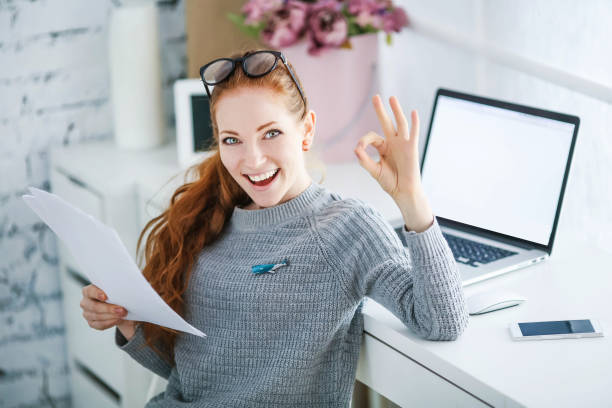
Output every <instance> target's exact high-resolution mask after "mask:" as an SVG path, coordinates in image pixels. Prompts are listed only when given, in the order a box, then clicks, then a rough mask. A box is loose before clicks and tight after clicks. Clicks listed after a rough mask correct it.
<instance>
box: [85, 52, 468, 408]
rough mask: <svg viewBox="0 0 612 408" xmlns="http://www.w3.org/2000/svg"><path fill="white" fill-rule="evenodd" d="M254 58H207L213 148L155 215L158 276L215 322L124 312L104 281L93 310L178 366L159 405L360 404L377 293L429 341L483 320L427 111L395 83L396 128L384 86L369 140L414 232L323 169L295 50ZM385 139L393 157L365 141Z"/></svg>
mask: <svg viewBox="0 0 612 408" xmlns="http://www.w3.org/2000/svg"><path fill="white" fill-rule="evenodd" d="M239 57H240V56H233V57H232V58H231V59H221V60H215V61H213V62H211V63H209V64H207V65H205V66H204V67H202V69H201V74H202V79H203V81H204V84H205V87H206V90H207V92H209V95H210V109H211V118H212V126H213V134H214V138H215V141H216V142H217V145H216V147H215V151H214V154H213V155H212V156H211V157H209V158H208V159H206V160H204V161H203V162H202V163H200V164H198V165H197V167H194V168H197V171H198V176H199V177H198V178H197V179H196V180H195V181H193V182H191V183H187V184H185V185H183V186H181V187H180V188H179V189H177V191H176V192H175V193H174V195H173V197H172V200H171V203H170V206H169V208H168V209H167V210H166V211H165V212H164V213H163V214H161V215H160V216H159V217H157V218H155V219H153V220H151V221H150V222H149V223H148V224H147V226H146V227H145V228H144V230H143V232H142V233H141V236H140V238H141V239H142V237H143V235H144V232H145V231H146V230H147V229H149V227H151V226H152V225H154V227H153V228H152V229H151V232H150V234H149V236H148V238H147V244H146V249H145V257H146V266H145V268H144V270H143V273H144V275H145V277H146V278H147V279H148V281H149V282H151V285H152V286H153V287H154V288H155V290H156V291H157V292H158V293H159V294H160V296H161V297H162V298H163V299H164V300H165V301H166V302H167V303H168V304H169V305H170V306H171V307H172V308H173V309H174V310H176V311H177V312H178V313H180V314H181V315H182V316H183V317H184V318H185V319H186V320H187V321H188V322H190V323H191V324H192V325H193V326H195V327H197V328H198V329H200V330H202V331H203V332H204V333H206V334H207V337H205V338H200V337H197V336H193V335H190V334H186V333H177V332H175V331H173V330H171V329H167V328H162V327H159V326H155V325H152V324H149V323H139V324H137V323H136V322H133V321H126V320H122V317H123V316H125V310H123V314H114V309H119V310H121V309H122V308H121V307H119V306H116V305H111V304H107V303H105V302H104V300H105V299H106V297H105V294H104V293H103V292H102V291H101V290H100V289H99V288H97V287H96V286H93V285H89V286H87V287H85V288H84V290H83V294H84V295H83V300H82V302H81V306H82V308H83V309H84V313H83V315H84V317H85V319H87V321H88V323H89V325H90V326H91V327H93V328H96V329H98V330H104V329H107V328H109V327H113V326H116V327H117V330H116V332H115V333H116V337H115V338H116V343H117V346H118V347H120V348H121V349H122V350H124V351H125V352H127V353H128V354H129V355H130V356H131V357H133V358H134V359H135V360H137V361H138V362H139V363H140V364H142V365H143V366H144V367H146V368H148V369H150V370H151V371H153V372H155V373H157V374H158V375H160V376H162V377H164V378H166V379H168V386H167V389H166V391H165V392H164V393H161V394H159V395H157V396H156V397H154V398H153V399H151V401H149V402H148V404H147V407H158V406H159V407H161V406H164V407H166V406H181V407H186V406H193V407H195V406H211V407H239V406H242V407H276V406H278V407H281V406H282V407H300V406H303V407H314V406H316V407H347V406H349V403H350V399H351V392H352V387H353V383H354V380H355V371H356V367H357V360H358V357H359V348H360V340H361V335H362V330H363V317H362V314H361V308H362V305H363V303H362V300H363V297H364V296H368V297H370V298H372V299H374V300H376V301H377V302H379V303H380V304H382V305H383V306H385V307H386V308H387V309H389V310H390V311H391V312H393V313H394V314H395V315H396V316H397V317H398V318H399V319H401V321H402V322H403V323H404V324H405V325H406V326H408V327H409V328H411V329H412V330H414V331H415V332H416V333H417V334H419V335H420V336H422V337H424V338H427V339H430V340H454V339H456V338H457V337H458V336H459V335H460V333H461V332H462V331H463V330H464V328H465V327H466V325H467V321H468V314H467V308H466V306H465V298H464V294H463V291H462V285H461V280H460V277H459V273H458V271H457V268H456V264H455V261H454V258H453V255H452V253H451V251H450V249H449V247H448V245H447V243H446V241H445V240H444V238H443V236H442V233H441V231H440V228H439V225H438V223H437V221H436V219H435V217H434V216H433V215H432V212H431V209H430V207H429V205H428V203H427V200H426V197H425V194H424V193H423V190H422V187H421V184H420V177H419V165H418V132H419V126H418V123H419V122H418V116H417V113H416V111H413V112H412V116H411V120H412V126H411V127H409V125H408V122H407V120H406V118H405V117H404V114H403V113H402V109H401V107H400V105H399V103H398V101H397V99H396V98H395V97H392V98H391V99H390V104H391V108H392V110H393V114H394V116H395V119H396V122H397V129H396V128H395V126H394V125H393V121H392V120H391V118H390V117H389V116H388V115H387V113H386V111H385V108H384V106H383V104H382V101H381V99H380V97H379V96H376V97H374V99H373V104H374V108H375V109H376V112H377V114H378V118H379V120H380V122H381V124H382V128H383V130H384V133H385V137H384V138H383V137H381V136H379V135H377V134H375V133H373V132H370V133H368V134H367V135H365V136H363V137H362V138H361V140H359V142H358V144H357V146H356V148H355V154H356V155H357V157H358V159H359V162H360V164H361V165H362V166H363V167H364V168H366V169H367V170H368V172H369V173H370V174H371V175H372V176H373V177H374V178H375V179H376V180H377V181H378V182H379V183H380V185H381V187H382V188H383V189H384V190H385V191H386V192H387V193H388V194H390V195H391V197H392V198H393V199H394V200H395V202H396V203H397V205H398V206H399V208H400V209H401V212H402V214H403V217H404V221H405V224H406V225H405V227H404V231H403V233H402V234H403V238H404V240H405V242H406V247H404V246H403V245H402V242H401V241H400V239H399V237H398V236H397V234H396V233H395V231H394V230H393V229H392V227H391V226H390V225H389V224H388V223H387V222H386V221H385V219H384V218H383V217H382V216H381V215H380V214H379V213H378V212H377V211H376V210H375V209H373V208H372V207H370V206H368V205H367V204H365V203H364V202H362V201H360V200H355V199H343V198H342V197H340V196H339V195H337V194H335V193H332V192H329V191H328V190H327V189H325V188H324V187H322V186H320V185H319V184H317V183H314V182H313V181H312V180H311V178H310V176H309V175H308V172H307V170H306V166H305V162H304V152H305V151H307V150H308V149H309V148H310V147H311V145H312V142H313V138H314V130H315V121H316V116H315V113H314V112H313V111H311V110H309V109H308V102H307V99H306V97H305V95H304V93H303V90H302V87H301V85H300V82H299V79H298V78H297V76H296V75H295V72H294V71H293V69H292V67H291V65H290V64H289V63H288V62H287V61H286V60H285V58H284V56H283V55H282V54H281V53H279V52H274V51H272V52H271V51H264V50H260V51H251V52H247V53H245V54H244V55H243V56H242V58H239ZM209 85H215V87H214V89H213V91H212V92H210V91H209V87H208V86H209ZM370 144H371V145H373V146H374V147H375V148H376V149H378V151H379V153H380V157H381V159H380V161H379V162H375V161H373V160H372V159H371V158H370V157H369V156H368V154H367V153H366V152H365V148H366V147H367V146H368V145H370ZM138 246H140V239H139V243H138ZM266 265H268V266H266ZM272 265H274V267H272ZM407 380H409V379H407Z"/></svg>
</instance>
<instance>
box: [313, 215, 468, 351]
mask: <svg viewBox="0 0 612 408" xmlns="http://www.w3.org/2000/svg"><path fill="white" fill-rule="evenodd" d="M334 218H335V222H327V223H325V225H322V226H321V227H320V228H319V233H320V236H321V241H322V244H323V248H324V252H325V254H326V256H327V258H328V260H329V262H330V263H332V267H334V269H335V270H337V271H338V274H339V277H340V280H341V284H342V286H343V288H344V290H345V293H346V294H347V296H349V297H350V298H352V299H357V300H359V299H361V298H362V297H363V296H368V297H370V298H372V299H374V300H375V301H376V302H378V303H380V304H381V305H383V306H384V307H385V308H386V309H388V310H389V311H390V312H392V313H393V314H394V315H395V316H396V317H397V318H398V319H400V320H401V321H402V322H403V323H404V324H405V325H406V326H407V327H409V328H410V329H412V330H413V331H414V332H415V333H416V334H417V335H419V336H420V337H423V338H425V339H428V340H456V339H457V338H458V337H459V335H460V334H461V333H462V332H463V330H464V329H465V328H466V326H467V324H468V312H467V305H466V302H465V295H464V293H463V286H462V283H461V277H460V275H459V271H458V268H457V264H456V262H455V259H454V257H453V254H452V251H451V250H450V248H449V246H448V243H447V242H446V240H445V239H444V236H443V235H442V231H441V230H440V226H439V225H438V221H437V219H436V218H435V217H434V221H433V224H432V225H431V226H430V227H429V228H428V229H427V230H426V231H423V232H420V233H415V232H407V231H406V230H405V229H404V228H402V236H403V240H404V242H405V244H406V246H404V245H403V244H402V241H401V240H400V238H399V237H398V235H397V234H396V233H395V231H394V230H393V228H392V227H391V225H390V224H389V223H388V222H387V221H386V220H385V219H384V218H383V216H382V215H381V214H380V213H379V212H378V211H376V210H375V209H374V208H372V207H371V206H369V205H367V204H365V203H361V204H358V205H354V206H352V207H350V208H346V209H345V211H342V212H341V213H340V214H339V215H338V214H336V216H335V217H334Z"/></svg>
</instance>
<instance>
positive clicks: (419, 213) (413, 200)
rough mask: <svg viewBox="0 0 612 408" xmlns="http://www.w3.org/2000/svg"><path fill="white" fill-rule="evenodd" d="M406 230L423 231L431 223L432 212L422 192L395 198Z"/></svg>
mask: <svg viewBox="0 0 612 408" xmlns="http://www.w3.org/2000/svg"><path fill="white" fill-rule="evenodd" d="M395 203H396V204H397V206H398V207H399V209H400V211H401V213H402V217H403V219H404V224H405V226H406V229H407V230H408V231H415V232H423V231H426V230H427V229H428V228H429V227H431V225H432V223H433V212H432V211H431V207H430V206H429V203H428V201H427V197H426V196H425V194H424V193H423V192H420V193H416V194H414V195H410V196H407V197H402V198H400V199H396V200H395Z"/></svg>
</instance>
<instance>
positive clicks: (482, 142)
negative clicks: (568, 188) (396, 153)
mask: <svg viewBox="0 0 612 408" xmlns="http://www.w3.org/2000/svg"><path fill="white" fill-rule="evenodd" d="M434 115H435V116H434V118H433V122H432V124H431V130H430V135H429V141H428V145H427V152H426V157H425V159H424V163H423V170H422V180H423V187H424V189H425V192H426V194H427V197H428V198H429V200H430V204H431V206H432V210H433V212H434V214H436V215H439V216H441V217H444V218H447V219H450V220H454V221H458V222H461V223H465V224H469V225H473V226H476V227H480V228H484V229H487V230H490V231H495V232H498V233H502V234H506V235H510V236H513V237H516V238H522V239H525V240H527V241H531V242H535V243H539V244H543V245H548V243H549V238H550V235H551V232H552V229H553V224H554V220H555V213H556V211H557V205H558V202H559V195H560V192H561V187H562V184H563V178H564V174H565V168H566V165H567V160H568V155H569V153H570V148H571V144H572V137H573V134H574V126H575V125H574V124H571V123H565V122H561V121H558V120H554V119H548V118H543V117H540V116H535V115H530V114H526V113H521V112H516V111H512V110H508V109H503V108H498V107H493V106H489V105H483V104H480V103H477V102H471V101H466V100H462V99H457V98H453V97H449V96H445V95H439V96H438V101H437V104H436V109H435V113H434Z"/></svg>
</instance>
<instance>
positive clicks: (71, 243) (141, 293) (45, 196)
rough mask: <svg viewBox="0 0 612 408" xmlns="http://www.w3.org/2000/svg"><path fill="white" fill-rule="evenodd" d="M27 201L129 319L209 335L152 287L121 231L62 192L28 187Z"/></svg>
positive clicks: (84, 270) (87, 274)
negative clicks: (188, 320)
mask: <svg viewBox="0 0 612 408" xmlns="http://www.w3.org/2000/svg"><path fill="white" fill-rule="evenodd" d="M28 188H29V190H30V192H31V193H32V195H27V194H26V195H23V196H21V197H22V198H23V200H24V201H25V203H26V204H27V205H28V206H29V207H30V208H31V209H32V210H33V211H34V212H35V213H36V214H37V215H38V216H39V217H40V218H41V219H42V220H43V221H44V222H45V223H46V224H47V225H48V226H49V227H50V228H51V230H53V232H55V234H56V235H57V236H58V237H59V238H60V239H61V240H62V242H63V243H64V244H65V245H66V246H67V247H68V249H69V250H70V253H71V254H72V256H73V257H74V259H75V260H76V262H77V263H78V266H79V267H80V268H81V271H82V272H83V273H84V274H85V275H86V276H87V278H88V279H89V280H90V281H91V283H93V284H94V285H96V286H98V287H99V288H100V289H102V290H103V291H104V292H105V293H106V295H107V296H108V299H107V303H112V304H117V305H121V306H123V307H124V308H125V309H126V310H127V311H128V314H127V316H126V317H125V319H126V320H136V321H143V322H149V323H154V324H157V325H160V326H164V327H169V328H171V329H174V330H180V331H183V332H186V333H191V334H194V335H196V336H200V337H206V334H204V333H202V332H201V331H200V330H198V329H196V328H195V327H193V326H192V325H190V324H189V323H187V322H186V321H185V320H183V318H182V317H181V316H179V315H178V314H177V313H176V312H175V311H174V310H172V308H171V307H170V306H168V305H167V304H166V302H164V300H163V299H162V298H161V297H160V296H159V295H158V294H157V292H156V291H155V290H154V289H153V287H151V285H150V284H149V282H148V281H147V280H146V279H145V277H144V276H143V275H142V273H141V272H140V269H139V268H138V266H137V265H136V263H135V262H134V260H133V259H132V257H131V256H130V254H129V252H128V250H127V248H126V247H125V246H124V245H123V242H121V239H120V238H119V235H118V234H117V231H115V230H114V229H113V228H111V227H109V226H107V225H105V224H104V223H102V222H101V221H99V220H98V219H96V218H95V217H93V216H91V215H89V214H87V213H85V212H84V211H82V210H81V209H79V208H76V207H74V206H73V205H72V204H70V203H68V202H67V201H65V200H63V199H62V198H60V197H59V196H57V195H55V194H52V193H49V192H46V191H44V190H40V189H37V188H35V187H28Z"/></svg>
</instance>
